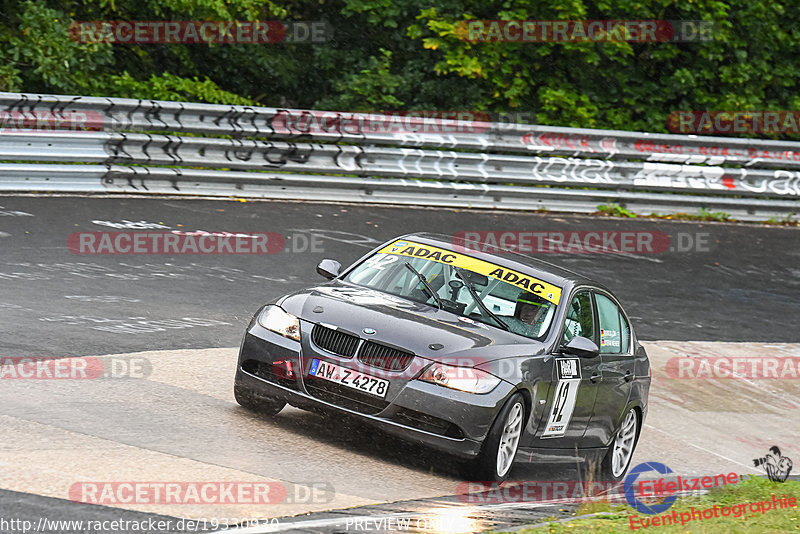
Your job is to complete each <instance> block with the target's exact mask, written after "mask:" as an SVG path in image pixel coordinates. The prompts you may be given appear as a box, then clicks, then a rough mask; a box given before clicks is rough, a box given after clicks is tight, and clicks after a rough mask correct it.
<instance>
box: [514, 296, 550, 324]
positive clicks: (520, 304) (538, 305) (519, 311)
mask: <svg viewBox="0 0 800 534" xmlns="http://www.w3.org/2000/svg"><path fill="white" fill-rule="evenodd" d="M532 308H533V309H532ZM546 309H547V301H546V300H545V299H543V298H542V297H540V296H539V295H536V294H534V293H530V292H527V291H523V292H521V293H520V294H519V295H517V306H516V308H514V317H516V318H517V319H520V320H522V321H524V322H526V323H529V324H533V322H534V320H530V321H525V320H524V319H523V318H522V315H523V311H529V313H530V311H534V310H535V312H534V313H533V317H534V318H536V317H539V316H541V313H542V312H543V311H545V310H546ZM526 315H527V314H526Z"/></svg>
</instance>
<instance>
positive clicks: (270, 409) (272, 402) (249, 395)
mask: <svg viewBox="0 0 800 534" xmlns="http://www.w3.org/2000/svg"><path fill="white" fill-rule="evenodd" d="M233 396H234V398H235V399H236V402H238V403H239V405H241V406H242V407H244V408H247V409H248V410H250V411H251V412H256V413H258V414H261V415H266V416H273V415H276V414H277V413H278V412H280V411H281V410H282V409H283V407H284V406H286V402H285V401H282V400H279V399H273V398H269V397H262V396H259V395H255V394H254V393H253V392H252V391H251V390H249V389H247V388H245V387H242V386H240V385H239V384H235V385H234V386H233Z"/></svg>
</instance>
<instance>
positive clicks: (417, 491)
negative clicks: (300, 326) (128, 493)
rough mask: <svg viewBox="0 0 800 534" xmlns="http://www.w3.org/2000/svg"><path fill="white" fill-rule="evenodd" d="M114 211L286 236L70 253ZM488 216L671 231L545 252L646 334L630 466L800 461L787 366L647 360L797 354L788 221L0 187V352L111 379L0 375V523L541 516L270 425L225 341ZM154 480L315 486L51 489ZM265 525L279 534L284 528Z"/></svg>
mask: <svg viewBox="0 0 800 534" xmlns="http://www.w3.org/2000/svg"><path fill="white" fill-rule="evenodd" d="M124 221H133V222H137V223H138V222H145V223H150V224H158V225H159V226H160V227H161V228H160V229H159V230H149V231H163V232H170V231H173V230H176V231H192V232H193V231H197V230H204V231H209V232H232V233H251V232H277V233H279V234H281V235H283V236H284V237H285V239H286V243H287V246H286V249H287V250H285V251H284V252H280V253H276V254H272V255H250V256H247V255H170V256H165V255H79V254H73V253H72V252H70V251H69V250H68V249H67V239H68V237H69V235H70V234H72V233H73V232H103V231H105V232H108V231H134V230H135V229H134V228H129V229H126V228H114V227H112V226H109V223H110V224H112V225H114V224H116V225H119V224H127V223H125V222H124ZM485 230H494V231H535V232H543V231H548V232H568V231H608V232H620V231H625V232H631V231H650V232H660V233H663V234H666V235H668V236H669V237H670V242H671V247H672V250H669V249H668V250H666V251H664V252H662V253H654V254H624V253H603V254H562V253H552V254H547V255H546V259H548V260H550V261H553V262H554V263H557V264H560V265H563V266H566V267H568V268H571V269H573V270H576V271H578V272H581V273H583V274H586V275H588V276H590V277H593V278H595V279H597V280H599V281H602V282H603V283H605V284H606V285H607V286H608V287H610V288H611V289H612V290H614V291H615V293H616V294H617V295H618V296H619V297H620V299H621V301H622V302H623V304H624V305H625V307H626V310H627V311H628V313H629V315H630V316H631V317H632V320H633V324H634V327H635V328H636V330H637V332H638V334H639V336H640V338H642V339H643V340H646V341H650V343H648V344H647V347H648V352H649V354H650V355H651V359H652V360H653V362H654V377H653V380H654V382H653V388H652V392H651V393H652V397H651V413H650V414H649V416H648V421H647V425H646V427H645V431H644V432H643V435H642V439H641V442H640V445H639V449H638V450H637V454H636V456H635V458H634V464H635V463H636V462H638V461H646V460H655V461H661V462H664V463H667V464H668V465H671V466H672V467H673V468H674V469H675V471H676V472H679V473H680V472H683V473H693V474H715V473H726V472H729V471H735V472H737V473H743V474H756V473H758V470H756V469H754V468H753V467H752V463H751V458H753V457H755V456H759V455H762V454H763V453H765V452H766V449H767V448H768V447H769V446H770V445H773V444H778V445H780V446H781V448H782V449H785V450H788V451H791V450H792V448H794V449H795V452H794V455H795V458H797V457H800V450H797V445H796V444H797V442H798V439H797V438H798V433H799V432H798V430H797V429H796V428H792V427H791V426H790V425H789V426H787V425H786V421H796V420H797V415H799V414H800V408H799V407H798V405H797V403H796V402H795V400H793V399H796V398H797V397H798V387H797V383H798V381H797V380H774V381H764V380H761V381H758V380H755V381H744V380H737V381H725V380H716V381H703V380H671V379H670V378H669V377H668V376H666V375H665V374H664V372H663V369H664V366H665V363H666V361H667V360H668V359H669V358H671V357H674V356H676V355H681V356H703V355H705V356H730V355H736V354H738V355H742V356H743V357H744V356H748V355H760V356H764V355H776V356H782V357H785V356H794V357H796V356H800V345H798V342H800V331H799V329H798V320H797V317H798V312H800V299H798V297H800V288H799V287H798V286H800V277H799V276H798V274H800V263H798V257H799V256H800V239H798V236H800V230H797V229H794V228H781V227H759V226H752V225H736V224H697V223H686V222H676V221H661V220H659V221H651V220H623V219H609V218H595V217H585V216H568V215H563V214H559V215H553V214H535V213H531V214H521V213H502V212H487V211H470V210H442V209H409V208H393V207H373V206H351V205H349V206H339V205H334V204H311V203H286V202H252V201H248V202H239V201H221V200H193V199H168V198H83V197H51V198H47V197H25V196H12V197H4V198H2V199H0V251H2V254H0V340H2V341H1V344H0V351H2V352H0V357H25V356H27V357H31V356H36V357H46V358H65V357H80V356H98V357H99V359H101V360H102V359H105V360H106V361H108V359H113V360H114V365H116V366H117V368H118V369H120V370H121V371H120V374H121V375H122V378H120V379H118V380H114V379H109V380H94V381H55V380H52V381H48V380H33V381H28V380H19V381H4V384H3V388H0V406H2V408H0V419H2V424H3V428H4V438H3V440H2V441H0V447H2V449H3V450H4V454H3V460H2V461H0V488H3V490H0V512H2V514H1V515H2V517H17V518H30V519H33V520H35V519H36V518H39V517H43V516H47V517H49V518H51V519H92V518H105V519H120V518H131V519H138V518H172V519H175V518H180V517H192V518H198V517H211V516H216V517H228V518H234V517H239V518H242V517H269V518H275V517H281V518H286V517H289V516H293V515H296V514H299V513H313V514H315V515H312V516H309V517H308V518H306V519H309V520H314V521H316V522H317V523H314V524H311V523H308V524H307V527H304V528H305V530H308V531H320V532H332V531H334V530H335V528H339V531H341V530H342V528H341V526H339V527H336V525H335V521H334V519H341V517H361V516H362V515H376V514H383V515H386V514H397V513H400V514H402V513H406V514H409V513H412V514H417V518H419V517H425V518H428V519H429V520H430V519H431V518H439V523H435V521H434V522H431V521H429V522H428V523H425V522H424V521H423V527H424V526H425V525H426V524H427V525H431V524H439V525H442V524H445V525H448V524H449V525H450V526H452V525H453V524H455V525H460V527H459V528H457V529H455V530H457V531H464V532H467V531H472V530H486V529H491V528H496V527H502V526H508V525H519V524H524V523H535V522H537V520H539V519H541V518H542V517H545V516H548V515H554V514H556V515H557V514H558V513H559V512H558V510H559V508H561V509H567V510H569V509H570V507H569V506H566V507H565V506H564V505H549V506H544V505H543V504H542V503H533V504H532V505H531V506H529V507H527V508H526V507H524V506H519V505H518V506H511V507H508V506H506V507H504V508H503V507H495V508H491V507H489V508H486V507H484V508H475V507H470V506H467V505H468V504H469V503H465V502H464V501H463V499H459V498H457V497H453V495H454V493H456V488H458V487H459V484H460V483H461V482H462V481H463V479H462V478H460V471H459V467H458V466H457V465H456V464H454V463H453V462H452V461H451V460H450V459H448V458H446V457H444V456H442V455H440V454H437V453H433V452H431V451H427V450H425V449H422V448H420V447H416V446H413V445H409V444H402V443H397V442H396V440H393V439H391V438H388V437H386V436H383V435H381V434H380V433H376V432H373V431H371V430H370V429H369V428H367V427H362V426H361V425H359V424H358V423H356V422H353V421H330V420H329V419H328V418H325V417H322V416H320V415H315V414H309V413H305V412H301V411H299V410H295V409H292V408H287V409H285V410H284V411H283V412H281V414H280V415H279V416H278V418H277V419H275V420H266V419H263V418H260V417H257V416H254V415H252V414H249V413H248V412H245V411H244V410H242V409H240V408H239V407H238V406H237V405H236V404H235V403H234V401H233V398H232V392H231V391H230V389H231V382H232V376H233V369H234V366H235V356H236V347H237V346H238V344H239V341H240V339H241V336H242V333H243V331H244V328H245V326H246V324H247V323H248V321H249V320H250V318H251V316H252V314H253V312H255V311H256V310H257V309H258V308H259V307H260V306H261V305H262V304H264V303H266V302H269V301H271V300H273V299H275V298H276V297H278V296H280V295H282V294H284V293H287V292H290V291H292V290H295V289H299V288H302V287H305V286H307V285H310V284H313V283H317V282H318V281H320V278H319V277H318V275H317V274H316V273H315V266H316V264H317V263H318V262H319V260H321V259H322V258H326V257H331V258H335V259H338V260H339V261H341V262H342V263H343V264H345V265H346V264H347V263H349V262H351V261H353V260H355V259H357V258H358V257H360V256H361V255H363V254H364V253H365V252H367V251H368V250H369V249H370V248H372V247H373V246H376V245H377V244H379V243H380V242H382V241H384V240H387V239H390V238H392V237H395V236H397V235H400V234H403V233H407V232H412V231H437V232H442V233H448V234H455V233H458V232H463V231H485ZM698 242H699V243H700V244H699V245H698ZM312 249H313V250H312ZM687 341H690V342H689V343H687ZM109 355H122V356H109ZM108 368H110V366H109V367H108ZM126 373H127V374H126ZM785 454H787V455H788V456H790V457H791V454H790V453H789V452H786V453H785ZM572 476H574V473H570V472H565V471H564V470H563V469H552V468H546V467H540V466H521V467H518V468H517V469H516V471H515V478H521V479H532V480H563V479H569V478H570V477H572ZM201 477H202V478H201ZM165 479H167V480H181V481H186V480H223V481H226V480H251V481H278V482H280V483H281V484H283V485H284V486H286V487H287V488H289V489H290V490H291V491H297V490H298V489H300V490H302V489H303V488H308V487H313V486H315V485H318V484H322V485H326V484H327V486H324V487H325V488H327V489H326V491H322V492H321V493H320V497H319V498H318V499H316V500H313V499H312V500H303V499H300V498H299V497H297V498H296V499H295V501H296V502H290V501H291V500H290V501H287V502H285V503H283V504H281V505H275V506H273V507H271V508H268V509H266V510H265V509H263V508H262V509H253V508H252V507H247V506H237V507H227V508H226V507H217V508H213V509H209V507H208V506H202V507H195V508H192V506H190V505H185V506H184V507H182V508H180V507H178V508H176V507H174V506H172V507H170V506H166V505H165V506H158V505H157V506H124V505H116V506H109V507H105V506H98V505H89V504H79V503H75V502H72V501H71V500H69V491H68V490H69V488H70V487H71V485H72V484H74V483H75V482H76V481H85V480H89V481H91V480H94V481H98V480H101V481H102V480H110V481H124V480H151V481H152V480H165ZM300 493H302V491H300ZM392 503H394V504H392ZM345 508H348V509H349V511H348V512H330V510H341V509H345ZM326 511H328V512H326ZM467 515H468V517H467ZM442 517H443V518H445V520H446V521H445V523H442V519H441V518H442ZM331 518H334V519H331ZM283 521H284V526H285V527H286V528H287V529H289V530H292V529H294V528H293V527H292V525H294V523H293V522H292V521H295V520H285V519H284V520H283ZM448 521H449V523H447V522H448ZM465 521H466V523H465ZM312 525H313V526H312ZM184 527H185V525H184ZM297 528H298V529H299V528H301V527H299V526H298V527H297ZM0 530H3V528H2V523H0ZM165 530H172V531H187V530H190V529H186V528H183V529H182V528H181V527H180V526H175V525H173V526H172V527H171V529H164V530H162V531H165ZM371 530H373V531H374V530H375V529H371ZM420 530H422V531H427V532H430V531H431V530H432V529H425V528H422V529H420ZM433 530H435V529H433ZM440 530H441V529H440ZM444 530H447V529H444ZM8 531H10V532H13V531H15V530H13V529H9V530H8ZM52 531H57V530H52ZM60 531H68V529H64V528H62V529H60ZM75 531H80V530H78V529H76V530H75ZM155 531H156V530H154V532H155ZM17 532H18V530H17Z"/></svg>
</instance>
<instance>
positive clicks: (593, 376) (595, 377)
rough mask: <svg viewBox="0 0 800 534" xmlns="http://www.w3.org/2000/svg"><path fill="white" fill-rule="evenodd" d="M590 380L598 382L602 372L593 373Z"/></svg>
mask: <svg viewBox="0 0 800 534" xmlns="http://www.w3.org/2000/svg"><path fill="white" fill-rule="evenodd" d="M589 380H591V381H592V383H594V382H597V381H598V380H600V373H597V372H595V373H594V374H592V376H590V377H589Z"/></svg>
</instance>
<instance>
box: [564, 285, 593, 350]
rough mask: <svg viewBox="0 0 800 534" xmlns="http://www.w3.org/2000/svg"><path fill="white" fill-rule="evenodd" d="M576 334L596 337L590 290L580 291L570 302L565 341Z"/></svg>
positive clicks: (565, 327)
mask: <svg viewBox="0 0 800 534" xmlns="http://www.w3.org/2000/svg"><path fill="white" fill-rule="evenodd" d="M575 336H583V337H587V338H589V339H594V323H593V319H592V299H591V296H590V295H589V292H588V291H583V292H581V293H578V294H577V295H575V297H573V299H572V302H570V303H569V309H568V310H567V319H566V321H565V323H564V339H563V342H564V343H568V342H569V340H571V339H572V338H574V337H575Z"/></svg>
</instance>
